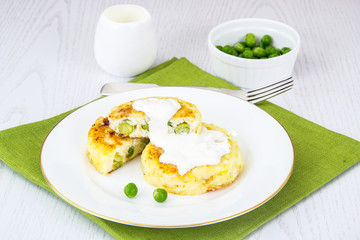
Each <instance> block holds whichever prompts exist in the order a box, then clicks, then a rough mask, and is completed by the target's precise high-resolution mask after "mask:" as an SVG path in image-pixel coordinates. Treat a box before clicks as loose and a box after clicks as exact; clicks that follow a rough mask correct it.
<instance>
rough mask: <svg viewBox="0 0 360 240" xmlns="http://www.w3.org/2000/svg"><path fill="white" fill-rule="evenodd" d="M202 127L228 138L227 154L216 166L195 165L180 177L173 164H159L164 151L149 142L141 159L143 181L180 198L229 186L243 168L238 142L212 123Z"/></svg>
mask: <svg viewBox="0 0 360 240" xmlns="http://www.w3.org/2000/svg"><path fill="white" fill-rule="evenodd" d="M203 126H205V127H206V128H207V129H209V130H217V131H221V132H223V133H225V134H226V135H227V136H228V141H229V143H230V153H229V154H226V155H224V156H222V158H221V161H220V163H219V164H217V165H205V166H198V167H195V168H193V169H191V170H190V171H189V172H187V173H186V174H184V175H182V176H181V175H180V174H179V173H178V169H177V167H176V166H175V165H172V164H166V163H161V162H160V161H159V158H160V155H161V154H162V153H163V150H162V149H161V148H158V147H156V146H155V145H152V144H151V143H150V144H148V145H147V146H146V147H145V149H144V151H143V153H142V156H141V163H142V166H141V168H142V171H143V173H144V179H145V181H146V182H148V183H149V184H151V185H153V186H155V187H161V188H164V189H165V190H167V191H168V192H170V193H174V194H181V195H198V194H202V193H205V192H207V191H212V190H216V189H219V188H222V187H224V186H226V185H229V184H230V183H232V182H233V181H234V180H235V179H236V178H237V176H238V175H239V173H240V172H241V170H242V168H243V160H242V157H241V153H240V147H239V145H238V143H237V141H236V140H235V138H234V137H233V136H232V135H230V134H229V133H228V132H227V131H226V130H225V129H222V128H220V127H218V126H215V125H213V124H205V123H203Z"/></svg>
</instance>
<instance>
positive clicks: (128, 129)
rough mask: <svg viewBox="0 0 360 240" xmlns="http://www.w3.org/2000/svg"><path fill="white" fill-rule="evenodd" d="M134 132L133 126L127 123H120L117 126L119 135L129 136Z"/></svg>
mask: <svg viewBox="0 0 360 240" xmlns="http://www.w3.org/2000/svg"><path fill="white" fill-rule="evenodd" d="M133 131H134V127H133V125H131V124H129V123H127V122H122V123H120V124H119V133H120V134H122V135H125V136H129V135H130V133H132V132H133Z"/></svg>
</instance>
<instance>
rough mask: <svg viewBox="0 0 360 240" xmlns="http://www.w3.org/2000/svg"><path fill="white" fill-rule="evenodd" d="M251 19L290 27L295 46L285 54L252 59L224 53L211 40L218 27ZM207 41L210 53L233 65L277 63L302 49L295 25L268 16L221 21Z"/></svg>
mask: <svg viewBox="0 0 360 240" xmlns="http://www.w3.org/2000/svg"><path fill="white" fill-rule="evenodd" d="M249 21H252V22H267V23H271V24H278V25H281V26H283V27H285V28H287V29H289V30H290V31H291V32H292V33H293V34H294V35H295V47H294V48H292V49H291V51H290V52H288V53H286V54H284V55H280V56H278V57H274V58H267V59H250V58H241V57H237V56H233V55H230V54H227V53H224V52H222V51H220V50H219V49H217V48H216V46H215V44H214V43H213V42H212V41H211V39H212V37H213V35H214V32H216V31H217V30H218V29H220V28H222V27H224V26H226V25H229V24H232V23H234V22H249ZM207 42H208V47H209V49H210V53H211V54H212V55H213V54H216V55H217V56H216V57H218V58H221V60H222V61H225V62H227V63H230V64H232V65H236V64H237V63H238V64H241V63H245V62H246V63H255V62H256V63H260V64H262V63H266V64H269V63H276V62H278V61H281V60H283V59H284V58H286V57H290V56H291V55H295V56H296V55H297V53H298V52H299V49H300V44H301V39H300V35H299V33H298V32H297V31H296V30H295V29H294V28H293V27H291V26H290V25H287V24H285V23H283V22H279V21H276V20H272V19H266V18H239V19H233V20H230V21H226V22H223V23H220V24H218V25H216V26H215V27H214V28H212V29H211V30H210V32H209V34H208V37H207ZM234 61H236V62H234Z"/></svg>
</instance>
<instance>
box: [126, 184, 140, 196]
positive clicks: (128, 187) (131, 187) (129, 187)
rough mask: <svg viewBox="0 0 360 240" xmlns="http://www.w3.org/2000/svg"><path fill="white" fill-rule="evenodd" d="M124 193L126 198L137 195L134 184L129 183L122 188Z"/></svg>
mask: <svg viewBox="0 0 360 240" xmlns="http://www.w3.org/2000/svg"><path fill="white" fill-rule="evenodd" d="M124 193H125V195H126V196H127V197H128V198H133V197H135V196H136V195H137V193H138V188H137V186H136V185H135V183H129V184H128V185H126V186H125V187H124Z"/></svg>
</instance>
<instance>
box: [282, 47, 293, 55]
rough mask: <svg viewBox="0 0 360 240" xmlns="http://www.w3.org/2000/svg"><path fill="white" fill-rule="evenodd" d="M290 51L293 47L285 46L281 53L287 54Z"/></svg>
mask: <svg viewBox="0 0 360 240" xmlns="http://www.w3.org/2000/svg"><path fill="white" fill-rule="evenodd" d="M290 51H291V48H288V47H283V48H282V49H281V54H285V53H288V52H290Z"/></svg>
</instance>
